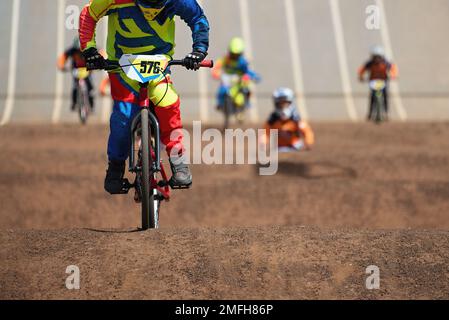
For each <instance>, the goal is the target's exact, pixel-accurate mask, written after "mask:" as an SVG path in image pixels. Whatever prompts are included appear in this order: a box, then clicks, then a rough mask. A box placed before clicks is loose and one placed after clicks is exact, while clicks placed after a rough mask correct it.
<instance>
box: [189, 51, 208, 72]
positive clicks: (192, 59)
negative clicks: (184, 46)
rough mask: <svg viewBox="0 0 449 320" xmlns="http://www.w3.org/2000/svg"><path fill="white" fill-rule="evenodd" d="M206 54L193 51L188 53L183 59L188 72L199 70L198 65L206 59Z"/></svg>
mask: <svg viewBox="0 0 449 320" xmlns="http://www.w3.org/2000/svg"><path fill="white" fill-rule="evenodd" d="M206 56H207V53H205V52H201V51H197V50H196V51H193V52H192V53H189V54H188V55H187V56H186V57H185V58H184V62H185V67H186V68H187V69H188V70H198V69H199V68H200V63H201V62H202V61H203V60H204V59H205V58H206Z"/></svg>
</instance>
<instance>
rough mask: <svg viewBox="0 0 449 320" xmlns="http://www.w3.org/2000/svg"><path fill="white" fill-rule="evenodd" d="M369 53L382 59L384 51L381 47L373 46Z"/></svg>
mask: <svg viewBox="0 0 449 320" xmlns="http://www.w3.org/2000/svg"><path fill="white" fill-rule="evenodd" d="M370 52H371V55H372V56H378V57H384V56H385V50H384V48H383V47H382V46H379V45H375V46H372V47H371V48H370Z"/></svg>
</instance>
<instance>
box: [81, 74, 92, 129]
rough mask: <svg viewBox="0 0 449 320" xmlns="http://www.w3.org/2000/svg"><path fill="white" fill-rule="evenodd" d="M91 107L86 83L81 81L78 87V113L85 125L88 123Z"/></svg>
mask: <svg viewBox="0 0 449 320" xmlns="http://www.w3.org/2000/svg"><path fill="white" fill-rule="evenodd" d="M90 108H91V105H90V100H89V91H88V90H87V87H86V84H85V83H80V85H79V87H78V114H79V117H80V121H81V123H82V124H83V125H84V124H86V123H87V118H88V117H89V110H90Z"/></svg>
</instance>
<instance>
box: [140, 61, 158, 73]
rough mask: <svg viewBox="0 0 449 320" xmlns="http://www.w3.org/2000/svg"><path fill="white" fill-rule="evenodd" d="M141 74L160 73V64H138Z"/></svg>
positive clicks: (150, 62)
mask: <svg viewBox="0 0 449 320" xmlns="http://www.w3.org/2000/svg"><path fill="white" fill-rule="evenodd" d="M140 72H141V73H160V72H161V63H160V62H157V61H142V62H141V63H140Z"/></svg>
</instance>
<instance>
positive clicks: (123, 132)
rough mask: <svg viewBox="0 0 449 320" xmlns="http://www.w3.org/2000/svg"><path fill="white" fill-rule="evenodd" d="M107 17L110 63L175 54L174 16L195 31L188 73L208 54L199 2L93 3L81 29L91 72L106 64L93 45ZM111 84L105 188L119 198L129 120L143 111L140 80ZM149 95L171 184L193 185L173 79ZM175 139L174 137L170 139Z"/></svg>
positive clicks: (112, 76) (117, 76) (114, 78)
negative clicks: (125, 57)
mask: <svg viewBox="0 0 449 320" xmlns="http://www.w3.org/2000/svg"><path fill="white" fill-rule="evenodd" d="M105 16H108V17H109V21H108V40H107V54H108V59H109V60H112V61H118V60H119V59H120V57H121V56H122V55H123V54H144V55H155V54H165V55H169V56H173V54H174V48H175V20H174V18H175V16H179V17H181V19H182V20H184V21H185V22H186V23H187V24H188V26H189V27H190V29H191V30H192V38H193V50H192V53H190V54H188V55H187V56H186V58H185V62H186V67H187V69H190V70H198V69H199V65H200V63H201V62H202V61H203V60H204V59H205V57H206V56H207V50H208V47H209V23H208V20H207V18H206V16H205V15H204V12H203V10H202V9H201V7H200V6H199V5H198V3H197V1H196V0H91V2H90V4H88V5H87V6H86V7H85V8H84V9H83V11H82V13H81V16H80V29H79V36H80V43H81V50H82V51H83V55H84V57H85V58H86V64H87V67H88V69H102V68H104V67H105V66H106V61H105V60H104V58H103V57H102V56H101V55H100V54H99V53H98V51H97V49H96V42H95V28H96V25H97V23H98V21H99V20H100V19H101V18H103V17H105ZM109 80H110V84H111V95H112V98H113V100H114V106H113V111H112V115H111V119H110V135H109V142H108V159H109V166H108V169H107V172H106V178H105V182H104V188H105V190H106V191H107V192H109V193H111V194H118V193H120V192H121V191H122V188H123V184H124V179H123V176H124V173H125V161H126V159H127V158H128V153H129V148H130V139H129V131H130V127H131V122H132V119H133V117H134V115H136V114H137V113H138V112H139V105H138V100H137V97H138V94H139V88H140V87H139V83H138V82H137V81H133V80H130V79H128V78H126V76H125V75H124V74H123V72H116V73H112V72H111V73H109ZM167 85H168V90H167ZM148 96H149V98H150V101H151V102H152V103H153V104H154V105H155V104H157V106H155V108H154V109H155V113H156V116H157V118H158V120H159V122H160V130H161V141H162V143H163V144H164V145H165V147H166V150H167V153H168V155H169V160H170V166H171V169H172V173H173V175H172V177H171V179H170V185H171V186H172V187H189V186H191V184H192V175H191V172H190V169H189V167H188V165H187V160H188V159H186V156H185V149H184V148H183V145H182V140H183V136H182V131H181V128H182V123H181V113H180V99H179V96H178V94H177V93H176V91H175V89H174V87H173V83H172V81H171V79H170V77H169V76H168V78H167V79H164V80H162V81H160V82H159V83H157V84H151V85H150V86H149V88H148ZM172 133H177V134H172ZM171 136H176V138H175V139H173V140H172V139H171ZM172 150H176V152H172ZM172 153H173V154H172Z"/></svg>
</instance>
